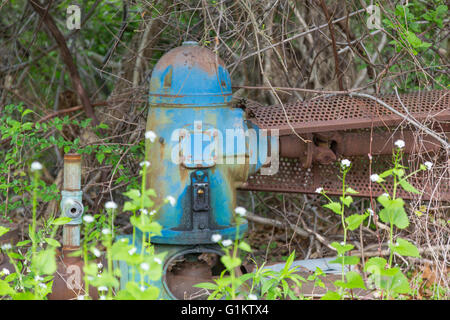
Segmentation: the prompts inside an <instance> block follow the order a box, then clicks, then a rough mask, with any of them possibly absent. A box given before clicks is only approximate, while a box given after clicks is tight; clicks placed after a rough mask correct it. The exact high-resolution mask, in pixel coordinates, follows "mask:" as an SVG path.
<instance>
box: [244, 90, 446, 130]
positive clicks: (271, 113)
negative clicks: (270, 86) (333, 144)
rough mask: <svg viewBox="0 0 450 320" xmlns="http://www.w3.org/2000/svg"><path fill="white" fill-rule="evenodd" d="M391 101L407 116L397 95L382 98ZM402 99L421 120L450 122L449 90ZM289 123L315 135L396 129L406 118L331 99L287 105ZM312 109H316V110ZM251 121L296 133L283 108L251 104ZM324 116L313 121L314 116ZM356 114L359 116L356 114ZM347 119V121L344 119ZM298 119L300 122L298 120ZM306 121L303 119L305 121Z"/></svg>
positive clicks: (364, 102)
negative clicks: (318, 133)
mask: <svg viewBox="0 0 450 320" xmlns="http://www.w3.org/2000/svg"><path fill="white" fill-rule="evenodd" d="M381 99H382V100H384V101H387V102H388V103H389V104H390V105H391V106H393V107H394V108H395V109H396V110H398V111H399V112H401V113H402V114H403V113H404V110H402V106H401V105H399V103H398V101H397V98H396V97H395V96H394V95H387V96H384V97H382V98H381ZM402 99H403V100H404V99H406V100H408V99H409V103H410V104H412V105H413V107H414V108H415V112H411V116H413V117H414V118H415V120H417V121H424V120H428V119H429V118H430V117H431V118H432V119H434V120H435V121H448V120H450V107H449V105H450V102H449V95H448V91H446V90H443V91H431V92H427V93H420V94H405V95H402ZM347 103H348V104H349V106H348V107H347V109H346V110H339V109H338V108H339V107H340V106H343V105H345V104H347ZM284 108H285V110H286V113H287V116H288V117H289V123H290V124H291V125H292V127H294V130H295V132H297V133H300V134H301V133H314V132H327V131H339V130H346V129H362V128H368V127H371V126H373V127H379V126H395V125H398V124H400V123H401V122H402V121H404V119H403V118H402V117H400V116H398V115H395V114H394V113H392V112H391V111H389V110H386V108H384V107H383V106H381V105H379V104H378V103H375V102H374V101H371V100H369V99H363V98H352V97H347V96H340V97H338V96H335V97H332V98H328V99H321V100H314V101H309V102H305V103H303V102H298V103H296V104H287V105H285V106H284ZM311 108H314V110H312V109H311ZM247 109H248V113H250V114H251V115H252V117H250V118H249V120H250V121H252V122H254V123H255V124H256V125H258V127H260V128H262V129H278V130H279V134H280V135H290V134H293V132H292V127H291V126H290V125H288V123H287V120H286V119H285V114H284V111H283V109H282V107H281V106H279V105H275V106H270V107H266V106H259V105H256V104H249V105H248V108H247ZM311 113H312V114H319V115H323V117H322V118H323V120H321V119H320V117H319V118H318V117H315V119H314V120H312V119H310V117H309V115H310V114H311ZM353 113H355V114H353ZM344 117H346V118H344ZM294 118H296V119H294ZM302 118H303V119H302Z"/></svg>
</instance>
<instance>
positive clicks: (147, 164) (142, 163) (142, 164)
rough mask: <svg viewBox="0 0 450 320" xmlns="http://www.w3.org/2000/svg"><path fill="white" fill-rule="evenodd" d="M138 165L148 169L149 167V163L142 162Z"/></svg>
mask: <svg viewBox="0 0 450 320" xmlns="http://www.w3.org/2000/svg"><path fill="white" fill-rule="evenodd" d="M139 165H140V166H141V167H143V166H146V167H149V166H150V162H149V161H142V162H141V163H139Z"/></svg>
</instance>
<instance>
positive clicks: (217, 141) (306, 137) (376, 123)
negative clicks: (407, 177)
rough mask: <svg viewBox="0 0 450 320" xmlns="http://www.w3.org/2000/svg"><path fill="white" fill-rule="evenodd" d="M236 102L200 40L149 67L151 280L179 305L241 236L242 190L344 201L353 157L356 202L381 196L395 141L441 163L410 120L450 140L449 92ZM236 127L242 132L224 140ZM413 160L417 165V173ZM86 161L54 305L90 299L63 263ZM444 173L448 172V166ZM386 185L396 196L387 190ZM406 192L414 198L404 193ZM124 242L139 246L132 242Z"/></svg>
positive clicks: (74, 170) (75, 207)
mask: <svg viewBox="0 0 450 320" xmlns="http://www.w3.org/2000/svg"><path fill="white" fill-rule="evenodd" d="M231 99H232V91H231V79H230V76H229V73H228V71H227V70H226V68H225V64H224V63H223V62H222V61H221V60H220V59H218V57H216V56H215V55H214V53H212V52H211V51H209V50H208V49H206V48H202V47H200V46H199V45H198V44H197V43H195V42H185V43H183V46H181V47H178V48H174V49H172V50H171V51H170V52H168V53H167V54H166V55H164V56H163V57H162V58H161V59H160V61H159V62H158V64H157V65H156V66H155V68H154V70H153V74H152V79H151V85H150V92H149V102H150V109H149V115H148V119H147V130H152V131H154V133H155V134H156V136H157V137H158V139H157V140H155V141H153V142H152V141H146V160H148V161H150V162H151V166H149V167H148V168H147V171H146V172H145V176H146V180H147V184H146V185H147V187H151V188H155V189H156V191H157V194H158V196H157V197H156V199H155V203H157V204H158V205H159V206H160V208H159V210H158V212H156V213H155V216H154V219H155V220H156V221H158V222H159V223H160V224H161V226H162V227H163V230H162V234H161V235H160V236H157V237H153V238H152V242H153V243H154V245H155V251H156V252H166V253H167V255H166V259H165V261H164V262H163V265H164V268H163V270H164V271H163V278H162V279H161V280H160V281H157V282H155V283H152V284H153V285H156V286H157V287H159V288H160V289H161V294H160V298H167V299H183V298H184V297H185V296H186V294H188V295H191V294H196V293H197V292H196V291H193V290H192V289H193V288H192V285H193V284H195V283H198V282H199V281H208V280H209V279H212V278H213V277H215V276H217V274H220V272H221V271H222V270H223V266H222V265H220V263H219V262H220V259H219V256H220V255H221V250H220V247H218V245H217V244H216V243H215V242H214V241H213V237H212V236H213V235H217V234H219V235H220V236H221V237H223V238H224V239H225V238H228V239H231V238H234V237H235V236H236V232H237V230H238V229H237V228H236V225H235V220H234V217H233V215H234V209H235V207H236V202H237V200H236V189H241V190H254V191H258V190H260V191H272V192H296V193H314V192H315V190H316V189H317V188H319V187H322V188H324V189H325V190H326V191H327V193H328V194H331V195H332V194H336V195H339V194H340V193H341V181H340V180H339V178H338V176H339V174H340V173H339V167H338V166H337V165H336V163H337V161H339V160H340V159H343V158H347V159H350V160H351V161H352V169H351V171H350V172H349V174H348V175H347V181H346V182H347V183H348V184H349V185H351V186H352V187H353V188H354V189H356V190H357V191H358V192H359V194H358V195H359V196H363V197H370V196H377V195H379V194H381V193H383V192H384V190H382V189H381V187H380V186H379V185H378V184H372V183H371V180H370V175H371V173H381V172H383V171H384V170H385V169H386V168H388V167H389V163H390V160H391V157H392V156H391V154H392V150H393V148H394V142H395V141H396V140H397V139H402V140H404V141H405V148H404V152H405V153H406V154H410V155H413V156H414V155H420V157H422V158H425V159H427V158H429V157H434V160H436V158H437V157H439V156H441V157H442V155H441V154H442V153H443V152H441V151H442V145H441V142H440V141H439V137H438V138H436V135H434V133H431V134H430V132H428V133H429V134H428V135H425V134H422V135H419V134H418V133H419V132H418V130H417V129H416V128H411V127H408V128H407V129H404V130H399V129H398V128H399V127H401V125H402V124H407V123H406V122H405V123H403V122H404V117H408V118H410V119H411V118H412V119H415V121H420V122H423V123H425V124H426V125H427V126H428V127H431V128H432V129H433V130H434V131H436V132H444V133H446V134H447V135H448V132H449V131H450V126H449V122H450V107H449V102H450V101H449V91H448V90H445V91H431V92H419V93H414V94H403V95H399V96H397V95H386V96H381V97H378V99H379V100H378V101H375V100H372V99H368V98H362V97H354V96H353V97H351V96H348V95H333V96H328V97H322V98H319V99H313V100H310V101H306V102H297V103H291V104H284V105H274V106H262V105H260V104H257V103H253V102H250V103H244V104H242V103H239V104H238V105H236V106H235V105H234V104H233V102H232V101H231ZM379 101H383V102H384V103H385V104H386V105H388V106H390V107H389V108H386V106H385V105H382V104H380V103H379ZM390 108H392V109H390ZM242 109H243V110H242ZM393 110H394V111H395V112H394V111H393ZM228 130H232V132H233V134H234V133H238V135H237V136H234V135H230V136H228ZM223 133H226V134H223ZM265 134H266V136H264V135H265ZM267 135H268V136H269V137H268V136H267ZM224 137H225V138H226V139H227V141H226V142H227V143H226V144H227V145H226V148H224V146H225V143H224V140H225V139H223V138H224ZM230 137H231V138H230ZM262 137H263V138H262ZM235 138H236V139H237V140H239V139H241V144H240V143H239V142H238V143H237V144H236V145H235V144H234V140H235ZM230 141H233V143H232V146H231V147H230V148H229V146H228V142H230ZM191 142H192V143H191ZM211 146H212V148H211ZM208 148H210V149H208ZM205 150H208V152H206V151H205ZM224 150H225V151H224ZM222 151H224V152H222ZM269 155H270V157H269ZM274 155H275V157H272V156H274ZM444 156H445V157H447V159H444V161H443V162H442V163H444V164H446V165H450V163H449V160H448V150H447V153H446V154H445V155H444ZM275 159H277V160H275ZM430 159H431V158H430ZM229 160H232V161H231V162H229ZM275 163H276V164H277V165H276V166H275V168H274V170H273V171H271V170H272V167H273V165H274V164H275ZM417 163H418V162H417V161H415V162H414V161H411V166H412V165H414V164H415V165H418V164H417ZM80 164H81V158H80V157H79V156H76V155H68V156H67V157H65V171H64V172H65V174H64V187H65V188H64V191H63V193H62V196H63V197H62V198H63V199H62V201H61V211H62V214H63V215H65V216H69V217H72V218H73V223H72V224H70V225H67V226H65V230H64V239H63V250H62V252H61V262H60V263H59V264H58V277H55V287H54V288H55V289H56V290H55V292H54V293H53V294H52V295H53V296H52V297H51V298H54V299H69V298H74V297H76V296H77V295H79V294H80V292H83V291H84V288H83V284H82V283H80V281H79V280H78V281H77V282H76V283H77V284H79V285H78V286H76V287H75V286H73V285H72V286H71V287H70V288H69V287H68V285H67V284H68V283H74V282H73V275H74V273H73V270H72V269H70V270H69V268H68V267H67V266H73V268H74V270H75V269H76V270H79V273H78V274H77V275H78V276H79V278H78V279H82V276H83V275H82V272H81V271H82V261H81V260H80V259H74V258H70V257H69V255H67V253H68V252H70V251H71V250H75V249H77V248H78V247H79V241H80V239H79V224H80V223H81V216H82V214H83V205H82V202H81V197H82V192H81V191H80V190H81V187H80V175H81V165H80ZM444 169H445V168H444ZM443 172H444V174H447V175H448V174H449V173H448V172H449V170H443ZM66 173H67V174H66ZM421 174H422V175H418V176H417V177H413V179H412V181H411V183H412V184H413V185H414V186H415V187H416V188H417V189H418V190H420V191H422V194H421V195H419V196H420V197H421V199H422V200H427V199H431V198H433V199H438V200H450V186H449V183H448V181H450V177H448V176H443V175H444V174H443V175H441V177H440V181H435V180H433V179H434V178H433V177H432V175H429V174H428V172H421ZM386 187H387V189H388V190H389V189H390V188H391V186H389V184H388V185H387V186H386ZM168 195H170V196H171V197H172V198H173V200H175V201H174V203H173V204H172V205H169V204H168V203H167V201H165V199H164V197H166V196H168ZM399 195H400V196H402V197H403V198H411V197H412V195H411V194H409V193H407V192H405V191H400V193H399ZM246 227H247V225H242V226H241V228H240V229H239V231H240V232H239V235H238V236H240V237H242V236H243V232H245V231H246V229H247V228H246ZM121 237H122V238H126V239H128V241H129V243H132V237H131V236H127V235H123V236H121ZM140 237H142V233H139V232H138V233H137V237H136V239H135V243H134V244H133V245H134V246H135V247H136V248H137V252H140V250H141V243H142V241H141V239H140ZM0 240H1V239H0ZM119 268H120V269H121V275H122V276H121V281H120V284H121V287H124V286H125V285H126V283H127V282H128V281H135V280H136V278H134V274H133V272H132V266H129V265H127V264H126V263H125V262H124V261H121V262H120V263H119ZM145 281H147V280H145ZM68 289H70V290H68ZM90 291H91V290H90ZM93 294H95V295H96V294H97V293H96V292H93Z"/></svg>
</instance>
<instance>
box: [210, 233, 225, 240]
mask: <svg viewBox="0 0 450 320" xmlns="http://www.w3.org/2000/svg"><path fill="white" fill-rule="evenodd" d="M220 240H222V236H221V235H220V234H213V235H212V236H211V241H212V242H219V241H220Z"/></svg>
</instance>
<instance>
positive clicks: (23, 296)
mask: <svg viewBox="0 0 450 320" xmlns="http://www.w3.org/2000/svg"><path fill="white" fill-rule="evenodd" d="M13 300H37V297H36V296H35V295H34V294H32V293H31V292H19V293H16V294H15V295H14V296H13Z"/></svg>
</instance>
